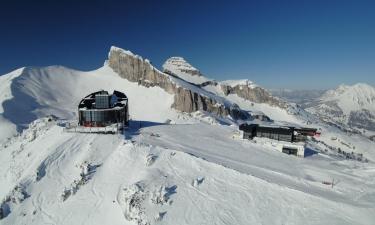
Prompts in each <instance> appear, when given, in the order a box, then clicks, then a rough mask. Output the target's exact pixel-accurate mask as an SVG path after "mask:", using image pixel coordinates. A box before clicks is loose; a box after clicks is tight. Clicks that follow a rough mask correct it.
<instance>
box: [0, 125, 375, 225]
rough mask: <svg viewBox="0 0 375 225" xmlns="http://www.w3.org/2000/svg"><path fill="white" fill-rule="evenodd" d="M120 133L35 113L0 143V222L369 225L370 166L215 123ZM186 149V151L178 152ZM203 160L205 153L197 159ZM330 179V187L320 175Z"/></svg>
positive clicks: (373, 185)
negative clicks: (297, 152) (72, 126)
mask: <svg viewBox="0 0 375 225" xmlns="http://www.w3.org/2000/svg"><path fill="white" fill-rule="evenodd" d="M136 125H137V123H133V124H132V126H131V128H130V130H128V132H127V134H126V138H125V139H124V137H123V136H117V135H100V134H72V133H65V132H63V128H62V127H59V126H57V125H56V123H55V122H54V121H50V120H48V119H40V120H38V121H36V122H34V123H33V124H32V125H31V126H30V128H29V129H28V130H26V131H25V132H24V133H23V135H22V136H19V137H16V138H13V139H12V140H11V143H10V144H9V146H8V147H6V148H4V147H3V148H1V149H0V154H1V156H2V157H1V158H0V176H1V180H2V185H1V187H0V195H1V197H2V199H3V202H2V207H3V209H4V210H5V212H6V217H5V218H3V219H2V220H1V223H2V224H25V223H26V224H46V223H49V224H109V223H110V224H144V225H146V224H249V223H250V224H279V223H280V224H301V223H303V224H322V223H328V224H371V223H372V221H373V219H374V216H373V215H374V213H375V209H374V206H373V202H374V200H375V192H374V189H375V183H374V182H373V180H374V178H375V167H374V165H373V164H364V163H357V162H355V161H347V160H342V159H339V158H334V157H327V156H324V155H315V156H313V157H311V158H307V159H300V158H295V157H293V156H288V155H284V154H281V153H279V152H277V151H274V150H272V148H270V147H265V146H260V145H259V144H255V143H251V142H249V141H245V140H240V139H237V138H233V137H232V136H233V134H235V129H233V128H231V127H228V126H221V125H215V126H212V125H204V124H201V123H198V124H191V125H151V124H150V125H149V126H146V127H144V128H142V129H141V130H138V127H137V126H136ZM184 152H187V153H188V154H186V153H184ZM203 159H205V160H203ZM332 178H334V179H335V186H334V188H331V186H327V185H324V184H322V182H331V181H332Z"/></svg>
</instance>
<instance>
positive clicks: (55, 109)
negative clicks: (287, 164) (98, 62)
mask: <svg viewBox="0 0 375 225" xmlns="http://www.w3.org/2000/svg"><path fill="white" fill-rule="evenodd" d="M0 79H1V82H0V90H1V96H0V97H1V99H0V102H2V104H1V107H0V120H2V121H3V122H4V124H10V125H9V126H10V128H9V129H2V130H1V136H0V137H2V138H4V137H9V136H11V135H12V134H14V133H15V132H16V126H17V128H18V131H20V130H21V129H22V128H24V127H27V125H28V124H29V123H30V122H32V121H33V120H35V119H37V118H39V117H42V116H46V115H55V116H58V117H60V118H63V119H72V118H74V117H75V113H76V111H77V106H78V103H79V101H80V100H81V99H82V98H83V97H84V96H86V95H87V94H89V93H92V92H94V91H98V90H101V89H104V90H108V91H110V92H111V91H113V90H118V91H122V92H124V93H126V94H127V96H128V98H129V99H130V100H129V104H130V115H131V116H132V119H135V120H145V119H146V118H145V117H144V116H145V115H147V119H148V121H153V122H164V121H165V120H166V119H167V118H168V119H173V118H175V117H176V116H177V114H176V113H175V112H174V111H173V110H171V109H170V106H171V104H172V103H173V96H172V95H170V94H168V93H166V92H165V91H164V90H162V89H160V88H158V87H153V88H146V87H142V86H138V84H136V83H132V82H129V81H127V80H125V79H122V78H121V77H119V76H118V75H117V74H116V73H114V72H113V71H112V69H110V68H109V67H107V66H104V67H102V68H100V69H98V70H95V71H90V72H81V71H76V70H72V69H69V68H66V67H62V66H50V67H43V68H22V69H19V70H16V71H14V72H12V73H10V74H7V75H3V76H1V77H0ZM161 100H162V101H161ZM145 103H147V104H145ZM146 112H150V113H146ZM15 125H16V126H15ZM2 127H3V123H2ZM0 140H1V139H0Z"/></svg>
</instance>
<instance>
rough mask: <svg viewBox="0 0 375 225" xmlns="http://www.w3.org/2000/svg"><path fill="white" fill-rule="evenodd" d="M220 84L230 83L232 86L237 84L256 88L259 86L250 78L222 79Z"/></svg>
mask: <svg viewBox="0 0 375 225" xmlns="http://www.w3.org/2000/svg"><path fill="white" fill-rule="evenodd" d="M220 84H224V85H228V86H230V87H235V86H248V87H249V88H255V87H258V85H256V84H255V83H254V82H252V81H250V80H248V79H243V80H224V81H220Z"/></svg>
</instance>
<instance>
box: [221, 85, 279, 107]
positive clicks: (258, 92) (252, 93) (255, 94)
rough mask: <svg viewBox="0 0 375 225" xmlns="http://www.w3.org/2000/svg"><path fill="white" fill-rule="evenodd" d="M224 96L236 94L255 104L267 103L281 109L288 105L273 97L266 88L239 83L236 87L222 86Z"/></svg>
mask: <svg viewBox="0 0 375 225" xmlns="http://www.w3.org/2000/svg"><path fill="white" fill-rule="evenodd" d="M220 87H221V89H222V91H223V92H224V95H229V94H236V95H238V96H239V97H241V98H243V99H246V100H249V101H251V102H255V103H266V104H269V105H273V106H279V107H281V108H285V107H286V103H285V102H283V101H280V100H279V99H278V98H275V97H273V96H272V95H271V94H270V93H269V92H268V91H266V90H265V89H264V88H261V87H258V86H254V85H253V84H246V83H243V84H241V83H239V84H235V85H228V84H225V83H222V84H220Z"/></svg>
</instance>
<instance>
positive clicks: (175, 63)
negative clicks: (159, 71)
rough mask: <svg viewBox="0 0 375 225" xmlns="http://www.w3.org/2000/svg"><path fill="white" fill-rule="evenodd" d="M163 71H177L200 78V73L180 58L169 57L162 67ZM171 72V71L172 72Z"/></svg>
mask: <svg viewBox="0 0 375 225" xmlns="http://www.w3.org/2000/svg"><path fill="white" fill-rule="evenodd" d="M163 69H164V71H168V70H178V71H180V72H182V73H186V74H189V75H191V76H202V74H201V72H200V71H199V70H198V69H196V68H195V67H193V66H192V65H190V64H189V63H188V62H187V61H186V60H185V59H184V58H182V57H171V58H169V59H167V61H165V63H164V65H163ZM172 72H173V71H172Z"/></svg>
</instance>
